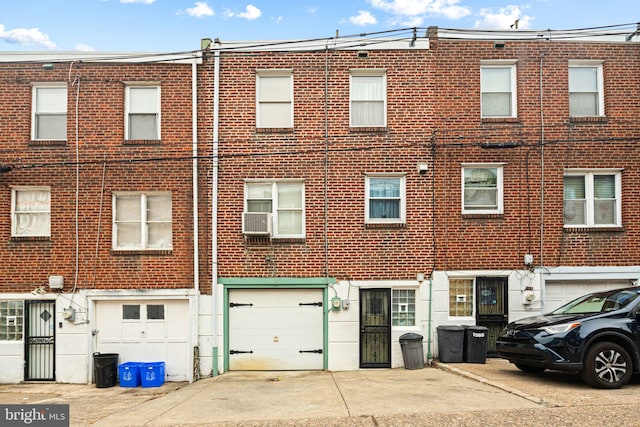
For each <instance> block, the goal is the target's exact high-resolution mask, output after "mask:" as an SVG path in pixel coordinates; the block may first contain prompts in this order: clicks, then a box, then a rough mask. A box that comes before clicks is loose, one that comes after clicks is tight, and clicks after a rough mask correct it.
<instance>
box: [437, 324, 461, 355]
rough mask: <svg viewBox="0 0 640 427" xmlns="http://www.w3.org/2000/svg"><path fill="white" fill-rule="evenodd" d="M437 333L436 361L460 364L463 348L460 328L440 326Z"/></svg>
mask: <svg viewBox="0 0 640 427" xmlns="http://www.w3.org/2000/svg"><path fill="white" fill-rule="evenodd" d="M436 330H437V331H438V360H440V361H441V362H443V363H461V362H462V359H463V357H462V356H463V354H462V352H463V348H464V328H463V327H462V326H452V325H440V326H438V327H437V328H436Z"/></svg>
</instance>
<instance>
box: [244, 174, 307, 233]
mask: <svg viewBox="0 0 640 427" xmlns="http://www.w3.org/2000/svg"><path fill="white" fill-rule="evenodd" d="M245 212H268V213H271V214H272V220H273V224H272V225H273V237H276V238H303V237H304V234H305V224H304V221H305V219H304V215H305V212H304V183H303V182H302V181H289V180H284V181H269V182H264V181H262V182H246V184H245Z"/></svg>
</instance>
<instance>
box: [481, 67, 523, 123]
mask: <svg viewBox="0 0 640 427" xmlns="http://www.w3.org/2000/svg"><path fill="white" fill-rule="evenodd" d="M516 71H517V67H516V61H515V60H507V61H504V60H501V61H481V62H480V97H481V101H480V109H481V116H482V117H483V118H511V117H517V116H518V97H517V93H518V91H517V75H516Z"/></svg>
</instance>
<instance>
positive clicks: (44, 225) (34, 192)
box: [11, 187, 51, 237]
mask: <svg viewBox="0 0 640 427" xmlns="http://www.w3.org/2000/svg"><path fill="white" fill-rule="evenodd" d="M11 235H12V236H13V237H36V236H38V237H49V236H51V189H50V188H49V187H15V188H12V189H11Z"/></svg>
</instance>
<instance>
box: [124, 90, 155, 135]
mask: <svg viewBox="0 0 640 427" xmlns="http://www.w3.org/2000/svg"><path fill="white" fill-rule="evenodd" d="M124 129H125V139H126V140H160V84H159V83H157V82H127V83H125V122H124Z"/></svg>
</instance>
